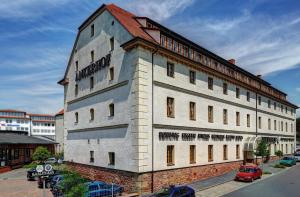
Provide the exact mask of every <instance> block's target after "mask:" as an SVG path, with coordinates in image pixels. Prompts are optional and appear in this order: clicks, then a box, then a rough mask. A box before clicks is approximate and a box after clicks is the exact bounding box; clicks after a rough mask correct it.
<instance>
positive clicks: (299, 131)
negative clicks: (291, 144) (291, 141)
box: [296, 118, 300, 148]
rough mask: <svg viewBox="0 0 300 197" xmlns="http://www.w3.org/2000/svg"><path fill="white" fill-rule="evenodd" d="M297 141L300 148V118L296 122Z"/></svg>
mask: <svg viewBox="0 0 300 197" xmlns="http://www.w3.org/2000/svg"><path fill="white" fill-rule="evenodd" d="M296 125H297V126H296V141H297V148H300V118H297V120H296Z"/></svg>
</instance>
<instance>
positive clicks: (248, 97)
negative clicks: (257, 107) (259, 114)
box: [247, 92, 250, 102]
mask: <svg viewBox="0 0 300 197" xmlns="http://www.w3.org/2000/svg"><path fill="white" fill-rule="evenodd" d="M247 101H248V102H250V92H247Z"/></svg>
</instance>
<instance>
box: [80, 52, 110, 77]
mask: <svg viewBox="0 0 300 197" xmlns="http://www.w3.org/2000/svg"><path fill="white" fill-rule="evenodd" d="M110 57H111V54H110V53H109V54H107V55H106V56H105V57H102V58H101V59H99V60H98V61H96V62H93V63H91V64H90V65H88V66H87V67H85V68H83V69H82V70H81V71H78V72H76V77H75V81H80V80H81V79H84V78H86V77H88V76H91V75H92V74H94V73H96V72H98V71H99V70H101V69H103V68H105V67H108V66H109V65H110Z"/></svg>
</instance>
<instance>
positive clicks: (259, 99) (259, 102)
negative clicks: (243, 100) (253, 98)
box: [258, 96, 261, 105]
mask: <svg viewBox="0 0 300 197" xmlns="http://www.w3.org/2000/svg"><path fill="white" fill-rule="evenodd" d="M258 105H261V97H260V96H259V97H258Z"/></svg>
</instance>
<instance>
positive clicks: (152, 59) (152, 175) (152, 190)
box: [151, 48, 158, 193]
mask: <svg viewBox="0 0 300 197" xmlns="http://www.w3.org/2000/svg"><path fill="white" fill-rule="evenodd" d="M157 51H158V49H157V48H156V49H155V50H154V51H153V52H152V54H151V64H152V82H151V83H152V127H151V128H152V170H151V193H153V192H154V174H153V173H154V129H153V122H154V113H153V112H154V55H155V53H156V52H157Z"/></svg>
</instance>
